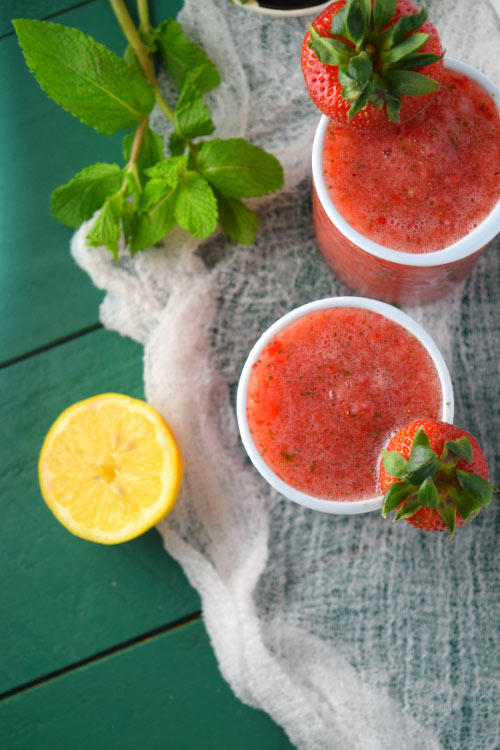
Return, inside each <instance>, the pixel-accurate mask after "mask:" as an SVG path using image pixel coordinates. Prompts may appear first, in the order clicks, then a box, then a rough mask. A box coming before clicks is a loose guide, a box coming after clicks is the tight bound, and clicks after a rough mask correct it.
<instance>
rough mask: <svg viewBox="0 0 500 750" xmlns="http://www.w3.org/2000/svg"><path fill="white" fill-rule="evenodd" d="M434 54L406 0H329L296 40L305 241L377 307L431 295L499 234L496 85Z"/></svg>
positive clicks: (422, 16)
mask: <svg viewBox="0 0 500 750" xmlns="http://www.w3.org/2000/svg"><path fill="white" fill-rule="evenodd" d="M442 57H443V49H442V46H441V43H440V40H439V36H438V34H437V31H436V29H435V28H434V26H433V25H432V24H431V23H430V22H429V21H428V20H427V15H426V12H425V10H424V9H421V10H420V11H419V10H417V8H416V7H415V6H414V5H412V3H411V2H409V1H408V0H373V2H372V4H371V10H370V4H368V3H366V2H363V0H347V2H346V0H337V1H336V2H334V3H332V4H331V5H330V6H329V7H328V8H327V9H326V10H325V11H323V13H321V14H320V15H319V16H318V17H317V19H315V21H314V22H313V24H312V25H311V26H309V27H308V31H307V34H306V36H305V39H304V42H303V47H302V68H303V72H304V78H305V82H306V87H307V90H308V93H309V95H310V96H311V98H312V100H313V101H314V103H315V104H316V105H317V106H318V108H319V109H320V110H321V111H322V112H323V114H324V115H326V117H323V118H322V121H321V122H320V125H319V127H318V131H317V134H316V138H315V143H314V147H313V181H314V188H315V189H314V194H313V210H314V225H315V231H316V237H317V241H318V246H319V248H320V250H321V252H322V253H323V255H324V257H325V259H326V260H327V262H328V263H329V265H330V267H331V268H332V270H333V271H334V273H335V274H336V275H337V276H339V278H340V279H341V280H342V281H344V282H345V283H347V284H348V285H349V286H351V287H352V288H354V289H356V290H357V291H359V292H362V293H363V294H369V295H374V296H376V297H378V298H380V299H385V300H386V301H392V302H406V303H418V302H425V301H429V300H431V299H435V298H438V297H440V296H442V295H443V294H445V293H446V292H448V291H450V290H451V288H452V287H453V286H454V285H455V283H456V282H457V281H459V280H460V279H462V278H463V277H464V276H465V275H466V274H467V273H468V271H469V270H470V268H471V267H472V265H473V264H474V262H475V261H476V260H477V258H478V257H479V255H480V254H481V252H482V251H483V250H484V249H485V247H486V245H487V244H488V243H489V241H490V240H491V239H492V238H493V237H494V236H495V235H496V234H497V233H498V231H499V230H500V114H499V109H498V107H499V102H498V101H497V100H496V99H495V98H494V97H495V96H497V99H498V95H499V94H500V89H498V87H496V86H495V85H494V84H492V83H491V82H490V81H488V79H486V78H485V76H483V75H482V74H480V73H478V72H477V71H475V70H474V69H473V68H470V67H469V66H467V65H464V64H463V63H460V62H457V61H453V60H446V61H445V62H444V63H443V60H442ZM326 118H328V120H327V119H326Z"/></svg>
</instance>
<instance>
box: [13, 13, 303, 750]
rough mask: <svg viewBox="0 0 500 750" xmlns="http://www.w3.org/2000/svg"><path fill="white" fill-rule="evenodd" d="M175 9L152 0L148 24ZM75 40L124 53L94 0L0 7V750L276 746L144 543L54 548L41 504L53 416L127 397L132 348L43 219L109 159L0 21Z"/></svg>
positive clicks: (276, 733)
mask: <svg viewBox="0 0 500 750" xmlns="http://www.w3.org/2000/svg"><path fill="white" fill-rule="evenodd" d="M180 5H181V0H163V1H162V0H157V2H156V3H155V4H154V5H153V10H154V13H155V14H156V20H157V21H160V20H161V19H162V18H163V17H166V16H168V15H174V14H175V13H176V12H177V11H178V10H179V8H180ZM15 17H20V18H46V19H51V20H53V21H57V22H60V23H64V24H66V25H69V26H75V27H77V28H79V29H82V30H83V31H85V32H87V33H89V34H91V35H92V36H94V37H95V38H97V39H98V40H100V41H102V42H104V43H105V44H107V45H108V46H110V47H111V48H112V49H113V50H114V51H115V52H117V53H120V54H121V53H122V52H123V49H124V40H123V38H122V36H121V32H120V30H119V28H118V26H117V24H116V22H115V20H114V17H113V14H112V12H111V10H110V8H109V6H108V4H107V2H105V0H92V1H90V2H82V3H71V1H70V0H38V1H37V2H35V1H34V0H18V1H17V2H14V0H10V2H6V3H4V4H3V8H2V9H0V56H1V60H0V66H1V70H2V76H1V79H0V103H1V111H2V115H1V118H0V129H1V135H0V158H1V168H0V181H1V192H0V194H1V205H2V208H1V211H0V216H1V221H2V226H1V232H0V237H1V240H0V247H1V252H2V274H1V282H0V283H1V285H2V290H1V291H2V293H1V294H0V308H1V309H0V314H1V320H2V328H1V334H0V335H1V372H0V378H1V381H2V394H3V398H2V404H1V407H0V408H1V419H0V432H1V441H2V462H3V468H2V483H1V489H0V503H1V524H0V550H1V552H0V554H1V564H2V571H1V579H0V580H1V584H0V585H1V594H0V637H1V643H2V646H1V669H0V682H1V684H0V699H1V702H0V747H1V748H2V750H13V749H14V748H26V749H28V748H29V750H35V749H36V750H41V749H42V748H52V749H53V750H55V749H56V748H57V749H59V748H72V750H76V749H77V748H82V749H83V748H93V750H97V749H98V748H106V749H109V748H115V747H119V748H121V749H125V748H137V747H140V748H141V749H142V750H150V749H152V748H172V749H175V750H183V749H184V748H186V749H188V748H199V747H203V748H210V747H214V748H215V747H217V748H235V749H236V750H238V749H241V750H244V749H246V748H255V747H258V748H263V749H265V750H266V749H268V748H269V749H271V748H272V749H274V748H277V749H279V750H281V749H288V748H291V745H290V743H289V741H288V740H287V738H286V736H285V735H284V733H283V731H282V730H281V729H280V728H279V727H277V726H276V725H275V724H273V722H272V721H271V720H270V719H269V717H268V716H267V715H265V714H264V713H261V712H259V711H255V710H252V709H250V708H248V707H247V706H244V705H243V704H242V703H240V701H238V700H237V699H236V698H235V696H234V695H233V694H232V692H231V690H230V688H229V687H228V685H227V684H226V683H225V682H224V680H223V679H222V677H221V675H220V673H219V670H218V667H217V663H216V660H215V656H214V654H213V651H212V648H211V645H210V642H209V640H208V636H207V634H206V631H205V628H204V625H203V621H202V617H201V613H200V600H199V597H198V595H197V593H196V591H194V590H193V589H192V588H191V586H190V585H189V583H188V581H187V580H186V578H185V576H184V574H183V572H182V570H181V569H180V567H179V566H178V565H177V563H176V562H175V561H174V560H173V559H172V558H170V557H169V556H168V555H167V554H166V553H165V552H164V550H163V546H162V540H161V538H160V535H159V534H158V532H157V531H156V530H153V531H151V532H149V533H148V534H146V535H145V536H143V537H141V538H139V539H137V540H135V541H133V542H129V543H126V544H122V545H118V546H116V547H104V546H99V545H96V544H92V543H90V542H85V541H83V540H81V539H78V538H76V537H73V536H72V535H71V534H69V533H68V532H67V531H66V530H65V529H64V528H63V527H62V526H60V525H59V524H58V523H57V521H56V520H55V519H54V518H53V516H52V515H51V513H50V512H49V511H48V510H47V508H46V507H45V504H44V503H43V501H42V499H41V496H40V491H39V488H38V480H37V460H38V453H39V450H40V447H41V444H42V441H43V438H44V436H45V434H46V432H47V430H48V428H49V427H50V425H51V423H52V422H53V421H54V419H55V418H56V417H57V416H58V414H59V413H60V412H61V411H62V410H63V409H64V408H65V407H67V406H68V405H70V404H71V403H73V402H75V401H78V400H80V399H82V398H85V397H88V396H91V395H94V394H97V393H102V392H105V391H118V392H122V393H126V394H129V395H131V396H136V397H139V398H142V397H143V396H144V394H143V386H142V350H141V347H140V346H138V345H137V344H135V343H133V342H132V341H129V340H126V339H123V338H121V337H120V336H118V335H117V334H114V333H111V332H109V331H106V330H104V329H103V328H102V326H101V325H100V323H99V317H98V306H99V302H100V300H101V294H100V293H99V292H98V291H97V290H96V289H95V288H94V287H93V286H92V284H91V282H90V280H89V279H88V277H87V276H86V275H85V274H84V273H83V272H82V271H81V270H79V269H78V268H77V267H76V265H75V264H74V262H73V260H72V258H71V256H70V253H69V242H70V237H71V230H69V229H66V228H65V227H63V226H62V225H60V224H58V223H57V222H56V221H55V219H53V218H52V217H51V215H50V210H49V196H50V193H51V191H52V190H53V189H54V188H55V187H57V186H58V185H60V184H62V183H64V182H66V181H67V180H69V179H70V178H71V177H72V176H73V175H74V174H75V173H76V172H77V171H79V170H80V169H81V168H82V167H84V166H86V165H87V164H91V163H93V162H95V161H119V160H120V158H121V148H120V143H121V135H120V134H117V135H116V136H112V137H104V136H101V135H99V134H98V133H96V132H94V131H93V130H91V129H90V128H88V127H86V126H84V125H82V124H81V123H80V122H78V121H77V120H75V119H74V118H72V117H71V116H70V115H69V114H66V113H65V112H63V111H62V110H61V109H59V108H58V107H57V106H56V105H55V104H54V103H52V102H51V101H50V100H49V99H48V97H47V96H46V95H45V94H44V93H43V92H42V91H41V90H40V88H39V87H38V84H37V83H36V81H35V79H34V77H33V76H32V75H31V74H30V73H29V71H28V69H27V67H26V65H25V63H24V60H23V57H22V53H21V51H20V48H19V46H18V44H17V41H16V38H15V35H14V34H13V29H12V25H11V23H10V20H11V18H15Z"/></svg>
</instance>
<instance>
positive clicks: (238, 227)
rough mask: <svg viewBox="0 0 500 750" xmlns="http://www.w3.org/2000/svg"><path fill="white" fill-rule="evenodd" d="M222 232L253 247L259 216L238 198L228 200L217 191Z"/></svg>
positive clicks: (242, 243)
mask: <svg viewBox="0 0 500 750" xmlns="http://www.w3.org/2000/svg"><path fill="white" fill-rule="evenodd" d="M214 192H215V196H216V198H217V205H218V208H219V222H220V225H221V227H222V231H223V232H224V233H225V234H227V235H228V237H231V239H232V240H234V241H235V242H239V243H240V244H241V245H252V244H253V242H254V240H255V235H256V233H257V229H258V226H259V218H258V216H257V214H255V213H254V212H253V211H251V210H250V209H249V208H247V206H245V204H244V203H243V202H242V201H240V200H239V199H238V198H226V196H224V195H222V193H220V192H219V191H218V190H215V191H214Z"/></svg>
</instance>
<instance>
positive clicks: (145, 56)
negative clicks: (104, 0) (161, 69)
mask: <svg viewBox="0 0 500 750" xmlns="http://www.w3.org/2000/svg"><path fill="white" fill-rule="evenodd" d="M109 2H110V5H111V7H112V8H113V11H114V14H115V16H116V19H117V21H118V23H119V24H120V27H121V29H122V31H123V33H124V34H125V37H126V38H127V41H128V42H129V44H130V46H131V47H132V49H133V50H134V52H135V54H136V56H137V59H138V60H139V63H140V65H141V68H142V71H143V73H144V75H145V76H146V78H147V80H148V81H149V82H150V84H151V85H152V86H155V85H156V76H155V71H154V67H153V63H152V62H151V59H150V57H149V51H148V48H147V47H146V46H145V45H144V44H143V41H142V39H141V36H140V34H139V32H138V31H137V29H136V27H135V25H134V22H133V21H132V19H131V17H130V13H129V12H128V10H127V8H126V6H125V3H124V2H123V0H109Z"/></svg>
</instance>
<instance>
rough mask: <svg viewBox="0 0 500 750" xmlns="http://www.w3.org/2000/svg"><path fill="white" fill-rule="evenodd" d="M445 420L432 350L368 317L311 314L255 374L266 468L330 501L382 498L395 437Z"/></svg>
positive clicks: (254, 401) (256, 415) (254, 430)
mask: <svg viewBox="0 0 500 750" xmlns="http://www.w3.org/2000/svg"><path fill="white" fill-rule="evenodd" d="M441 413H442V397H441V386H440V381H439V377H438V374H437V372H436V369H435V366H434V363H433V361H432V359H431V357H430V355H429V354H428V352H427V350H426V349H425V348H424V346H423V345H422V344H421V343H420V342H419V341H418V340H417V339H416V338H415V337H414V336H413V335H412V334H411V333H409V332H408V331H407V330H406V329H405V328H403V327H402V326H400V325H398V324H397V323H394V322H393V321H391V320H388V319H387V318H385V317H384V316H383V315H380V314H378V313H374V312H371V311H369V310H364V309H360V308H350V307H334V308H328V309H325V310H320V311H316V312H311V313H308V314H306V315H304V316H303V317H301V318H299V319H298V320H296V321H294V322H293V323H291V324H290V325H289V326H287V327H286V328H284V329H283V330H282V331H281V332H280V333H279V334H278V335H277V336H275V337H274V338H273V339H272V341H271V342H270V343H269V344H268V345H267V346H266V347H265V348H264V350H263V351H262V353H261V355H260V357H259V359H258V360H257V362H256V363H255V364H254V365H253V369H252V373H251V376H250V380H249V385H248V392H247V420H248V425H249V428H250V433H251V435H252V438H253V441H254V443H255V445H256V447H257V450H258V451H259V453H260V454H261V456H262V457H263V460H264V461H265V462H266V464H267V465H268V466H269V467H270V468H271V469H272V470H273V471H274V472H275V474H277V475H278V476H279V477H281V479H283V480H284V481H285V482H287V483H288V484H290V485H291V486H292V487H295V488H296V489H298V490H302V491H303V492H306V493H308V494H310V495H314V496H316V497H318V498H325V499H329V500H359V499H366V498H369V497H373V496H375V495H376V494H378V485H377V472H378V465H377V459H378V457H379V455H380V452H381V450H382V448H383V447H384V445H385V444H386V443H387V441H388V439H389V437H390V436H391V435H392V434H393V433H394V431H396V430H398V429H400V428H401V427H403V426H404V425H405V424H408V422H412V421H413V420H415V419H417V418H419V417H432V418H434V419H440V417H441Z"/></svg>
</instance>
